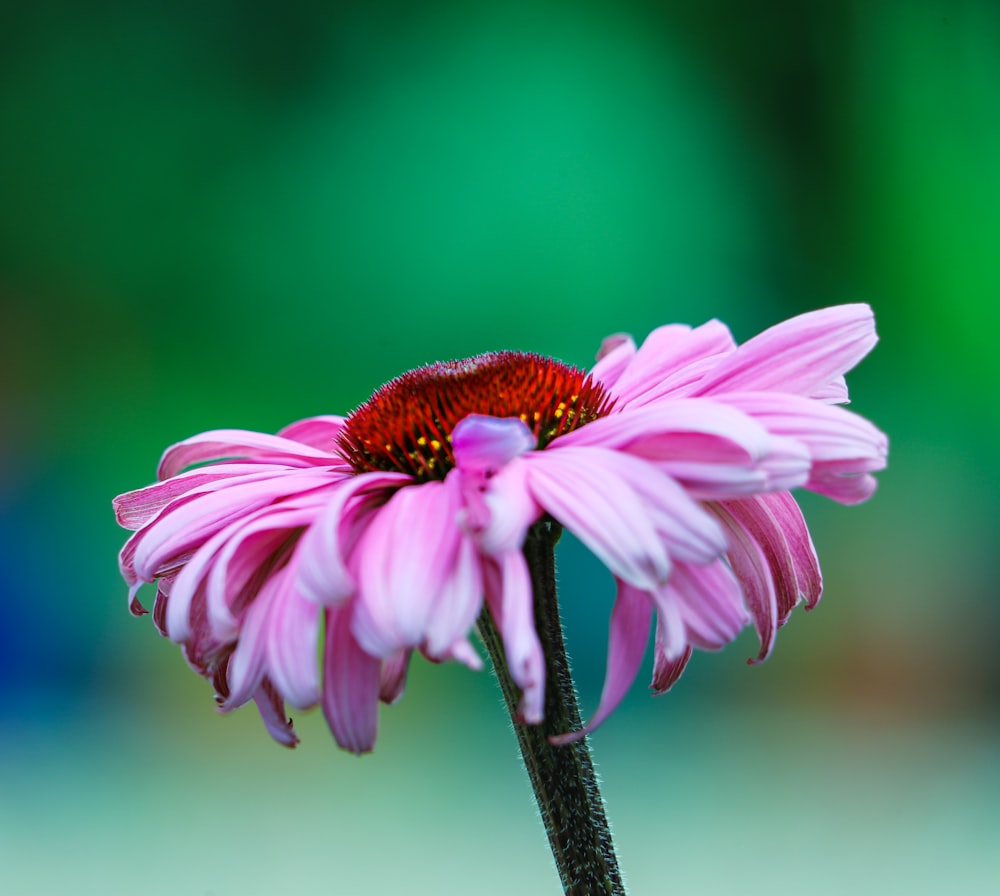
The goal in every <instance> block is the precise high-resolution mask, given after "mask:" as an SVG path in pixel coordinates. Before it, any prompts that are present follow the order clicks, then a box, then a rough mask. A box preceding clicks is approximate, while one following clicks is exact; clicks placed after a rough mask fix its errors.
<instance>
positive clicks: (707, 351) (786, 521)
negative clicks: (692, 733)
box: [115, 305, 887, 753]
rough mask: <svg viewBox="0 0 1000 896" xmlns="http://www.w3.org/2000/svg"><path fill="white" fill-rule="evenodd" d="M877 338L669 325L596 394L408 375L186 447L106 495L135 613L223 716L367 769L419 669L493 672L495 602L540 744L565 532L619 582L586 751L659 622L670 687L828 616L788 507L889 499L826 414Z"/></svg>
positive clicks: (481, 370)
mask: <svg viewBox="0 0 1000 896" xmlns="http://www.w3.org/2000/svg"><path fill="white" fill-rule="evenodd" d="M875 342H876V336H875V330H874V321H873V318H872V314H871V311H870V309H869V308H868V307H867V306H865V305H845V306H841V307H836V308H829V309H825V310H821V311H816V312H813V313H810V314H804V315H801V316H800V317H797V318H794V319H792V320H789V321H786V322H785V323H782V324H779V325H777V326H775V327H772V328H771V329H769V330H767V331H765V332H764V333H762V334H760V335H759V336H757V337H755V338H754V339H751V340H750V341H749V342H747V343H745V344H743V345H741V346H737V345H736V343H735V342H734V341H733V339H732V336H731V335H730V333H729V331H728V329H727V328H726V327H725V326H723V325H722V324H721V323H719V322H717V321H710V322H709V323H707V324H704V325H703V326H700V327H697V328H694V329H692V328H690V327H686V326H680V325H670V326H664V327H661V328H659V329H657V330H655V331H654V332H653V333H651V334H650V335H649V337H648V338H647V339H646V340H645V342H644V343H643V344H642V345H641V346H640V347H638V348H637V347H636V346H635V344H634V343H633V342H632V340H631V339H630V338H629V337H625V336H618V337H612V338H610V339H609V340H606V341H605V344H604V346H602V350H601V353H600V355H599V360H598V363H597V365H596V366H595V367H594V369H593V370H592V371H591V373H590V374H589V375H586V374H584V373H583V372H581V371H579V370H576V369H574V368H571V367H568V366H567V365H564V364H562V363H560V362H558V361H554V360H551V359H547V358H542V357H539V356H537V355H531V354H522V353H515V352H502V353H495V354H487V355H481V356H478V357H475V358H471V359H468V360H464V361H453V362H446V363H441V364H435V365H432V366H430V367H426V368H421V369H419V370H415V371H411V372H409V373H406V374H404V375H403V376H401V377H399V378H397V379H395V380H393V381H392V382H390V383H388V384H386V385H385V386H383V387H382V388H380V389H379V390H378V391H377V392H376V393H375V394H374V395H373V396H372V397H371V398H370V399H369V400H368V401H367V402H365V404H363V405H362V406H361V407H360V408H358V409H357V410H356V411H355V412H354V413H352V414H351V415H350V416H348V417H347V418H342V417H315V418H312V419H308V420H302V421H300V422H298V423H293V424H292V425H291V426H289V427H287V428H286V429H284V430H282V431H281V432H279V433H278V434H277V435H276V436H271V435H264V434H260V433H254V432H245V431H241V430H217V431H214V432H208V433H203V434H201V435H197V436H194V437H193V438H190V439H187V440H186V441H183V442H180V443H179V444H177V445H174V446H173V447H171V448H170V449H168V450H167V452H166V453H165V454H164V456H163V459H162V461H161V463H160V468H159V472H158V478H159V480H160V481H159V482H158V483H156V484H154V485H151V486H148V487H147V488H144V489H140V490H138V491H134V492H130V493H127V494H125V495H122V496H120V497H119V498H117V499H116V500H115V509H116V512H117V515H118V520H119V522H120V523H121V524H122V525H123V526H124V527H125V528H127V529H131V530H134V534H133V535H132V537H131V538H130V539H129V540H128V542H127V543H126V545H125V547H124V548H123V550H122V552H121V557H120V563H121V570H122V574H123V575H124V577H125V580H126V581H127V582H128V584H129V586H130V606H131V609H132V612H133V613H135V614H137V615H138V614H141V613H143V612H145V610H144V609H143V608H142V607H141V605H140V604H139V602H138V599H137V596H136V592H137V591H138V589H139V587H140V586H141V585H142V584H143V583H148V582H153V581H156V580H159V584H158V590H157V594H156V600H155V604H154V607H153V620H154V622H155V623H156V625H157V627H158V628H159V630H160V631H161V633H163V634H164V635H166V636H168V637H170V638H171V639H172V640H174V641H176V642H178V643H179V644H181V645H182V648H183V651H184V654H185V656H186V658H187V660H188V662H189V663H190V664H191V666H192V667H193V668H194V669H195V670H196V671H197V672H198V673H199V674H201V675H203V676H204V677H206V678H207V679H209V680H210V681H211V682H212V683H213V685H214V687H215V690H216V694H217V700H218V702H219V704H220V707H221V708H222V709H223V710H224V711H228V710H231V709H233V708H235V707H237V706H240V705H242V704H244V703H246V702H248V701H249V700H251V699H252V700H254V701H255V702H256V703H257V706H258V708H259V709H260V712H261V714H262V716H263V719H264V721H265V723H266V725H267V727H268V729H269V730H270V732H271V734H272V735H273V736H274V737H275V738H276V739H277V740H278V741H280V742H281V743H284V744H287V745H289V746H291V745H294V744H295V743H296V741H297V739H296V737H295V734H294V732H293V730H292V727H291V722H290V721H289V720H288V719H287V717H286V712H285V703H286V702H287V703H289V704H291V705H292V706H294V707H297V708H299V709H305V708H308V707H311V706H314V705H315V704H317V703H319V704H321V705H322V707H323V711H324V713H325V715H326V718H327V721H328V722H329V725H330V728H331V730H332V732H333V734H334V736H335V737H336V739H337V742H338V743H339V744H340V745H341V746H342V747H344V748H345V749H348V750H352V751H355V752H359V753H360V752H364V751H367V750H370V749H371V747H372V746H373V744H374V740H375V733H376V716H377V704H378V701H379V700H382V701H385V702H392V701H394V700H395V699H397V698H398V697H399V696H400V695H401V693H402V691H403V687H404V683H405V678H406V671H407V668H408V665H409V661H410V657H411V655H412V653H413V651H414V650H418V651H420V652H421V653H423V654H424V655H425V656H426V657H428V658H429V659H431V660H433V661H442V660H448V659H455V660H458V661H459V662H462V663H465V664H466V665H468V666H470V667H472V668H479V667H480V666H481V660H480V658H479V654H478V653H477V651H476V649H475V647H474V646H473V644H472V643H471V642H470V635H471V633H472V631H473V630H474V628H475V624H476V619H477V617H478V616H479V614H480V612H481V611H482V609H483V605H484V602H485V605H486V607H488V608H489V611H490V613H491V614H492V616H493V618H494V620H495V622H496V624H497V627H498V629H499V631H500V633H501V635H502V637H503V642H504V649H505V651H506V655H507V661H508V665H509V667H510V670H511V675H512V677H513V679H514V681H515V682H516V683H517V685H518V686H519V687H520V688H521V690H522V700H521V703H520V708H519V712H520V716H521V719H522V721H523V722H525V723H528V724H535V723H538V722H540V721H541V718H542V707H543V696H544V687H545V681H544V658H543V656H542V653H541V646H540V644H539V640H538V636H537V634H536V632H535V628H534V616H533V606H532V594H531V585H530V579H529V574H528V569H527V566H526V561H525V559H524V556H523V554H522V552H521V547H522V545H523V543H524V540H525V537H526V534H527V532H528V529H529V528H530V527H531V526H532V525H534V524H535V523H536V522H538V521H539V520H541V519H543V518H551V519H553V520H555V521H557V522H558V523H560V524H561V525H562V526H564V527H565V528H567V529H569V530H570V531H571V532H573V533H574V534H575V535H576V536H577V537H578V538H579V539H580V540H581V541H582V542H583V543H584V544H585V545H586V546H587V547H588V548H589V549H590V550H591V551H593V553H594V554H595V555H596V556H597V557H598V558H600V560H601V561H602V562H603V563H604V564H605V565H606V566H607V567H608V569H609V570H610V571H611V572H612V573H613V575H614V577H615V579H616V581H617V598H616V600H615V603H614V607H613V609H612V612H611V622H610V642H609V651H608V670H607V678H606V682H605V687H604V691H603V693H602V696H601V701H600V705H599V707H598V709H597V711H596V713H595V715H594V717H593V719H591V721H590V723H589V724H588V725H587V726H586V728H585V729H584V730H583V732H575V733H569V732H567V733H566V734H565V735H564V736H563V737H562V738H557V740H561V741H566V740H571V739H575V738H578V737H580V736H582V734H583V733H586V732H587V731H590V730H593V728H594V727H596V726H597V725H598V724H600V723H601V722H602V721H603V720H604V719H605V718H606V717H607V715H608V714H609V713H610V712H611V711H612V710H613V709H614V707H615V706H616V705H617V704H618V702H619V701H620V700H621V698H622V696H623V695H624V694H625V692H626V690H627V689H628V688H629V687H630V686H631V684H632V682H633V680H634V678H635V675H636V673H637V671H638V668H639V665H640V664H641V661H642V657H643V654H644V651H645V646H646V640H647V637H648V634H649V629H650V626H651V624H652V621H653V616H654V613H655V618H656V640H655V654H654V670H653V681H652V687H653V689H654V690H655V691H657V692H663V691H665V690H667V689H668V688H669V687H670V686H671V685H672V684H673V683H674V682H675V681H676V679H677V677H678V676H679V675H680V673H681V671H682V670H683V668H684V665H685V664H686V662H687V660H688V658H689V657H690V655H691V650H692V648H694V647H698V648H701V649H705V650H715V649H719V648H721V647H723V646H724V645H725V644H728V643H729V642H730V641H732V640H733V639H734V638H735V637H736V636H737V634H738V633H739V632H740V631H741V629H742V628H743V627H744V626H745V625H747V624H748V623H750V622H752V623H753V625H754V626H755V627H756V630H757V632H758V635H759V637H760V644H761V646H760V651H759V653H758V655H757V657H756V660H755V661H760V660H763V659H764V658H765V657H767V655H768V654H769V653H770V651H771V648H772V646H773V644H774V638H775V633H776V631H777V629H778V628H780V627H781V626H782V625H783V624H784V623H785V621H786V620H787V619H788V616H789V614H790V612H791V610H792V609H793V607H795V606H796V605H797V604H798V603H799V602H804V603H805V605H806V607H812V606H814V605H815V604H816V602H817V601H818V600H819V597H820V593H821V589H822V583H821V578H820V571H819V565H818V563H817V560H816V555H815V552H814V550H813V545H812V541H811V539H810V537H809V532H808V530H807V528H806V525H805V522H804V520H803V518H802V514H801V512H800V510H799V508H798V505H797V504H796V503H795V501H794V499H793V498H792V497H791V495H790V494H789V489H792V488H796V487H804V488H807V489H811V490H813V491H816V492H819V493H821V494H824V495H827V496H829V497H831V498H833V499H834V500H836V501H840V502H842V503H848V504H849V503H855V502H858V501H863V500H865V499H866V498H868V497H869V496H870V495H871V493H872V491H873V490H874V488H875V482H874V480H873V478H872V476H871V473H872V472H873V471H876V470H880V469H882V468H883V467H884V466H885V462H886V451H887V442H886V438H885V436H884V435H883V434H882V433H881V432H879V431H878V430H877V429H876V428H875V427H873V426H872V425H871V424H870V423H868V422H867V421H865V420H864V419H862V418H861V417H859V416H857V415H855V414H853V413H851V412H849V411H847V410H845V409H843V408H841V407H837V406H836V404H837V403H842V402H845V401H846V400H847V390H846V386H845V384H844V378H843V374H844V373H845V372H846V371H848V370H850V369H851V368H852V367H854V365H855V364H857V363H858V361H859V360H861V358H863V357H864V356H865V355H866V354H867V353H868V352H869V351H870V350H871V348H872V347H873V346H874V344H875ZM195 465H200V466H195ZM188 468H191V469H188ZM319 640H322V642H323V651H322V660H321V661H318V660H317V643H318V641H319Z"/></svg>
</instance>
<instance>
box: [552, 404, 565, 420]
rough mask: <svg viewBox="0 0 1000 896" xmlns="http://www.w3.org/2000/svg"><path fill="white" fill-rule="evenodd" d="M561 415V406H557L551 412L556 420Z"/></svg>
mask: <svg viewBox="0 0 1000 896" xmlns="http://www.w3.org/2000/svg"><path fill="white" fill-rule="evenodd" d="M562 415H563V409H562V408H561V407H559V408H556V409H555V410H554V411H553V412H552V416H553V417H555V418H556V420H558V419H559V418H560V417H561V416H562Z"/></svg>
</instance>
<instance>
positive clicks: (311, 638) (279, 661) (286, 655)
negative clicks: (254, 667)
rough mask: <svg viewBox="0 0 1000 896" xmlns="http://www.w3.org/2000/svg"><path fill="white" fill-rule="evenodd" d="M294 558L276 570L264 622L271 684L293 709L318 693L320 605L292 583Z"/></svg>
mask: <svg viewBox="0 0 1000 896" xmlns="http://www.w3.org/2000/svg"><path fill="white" fill-rule="evenodd" d="M296 567H297V558H296V557H293V558H292V560H291V561H290V562H289V564H288V566H287V567H285V569H283V570H281V571H280V573H277V574H276V578H277V580H278V581H277V587H276V590H275V594H274V599H273V601H272V604H271V614H270V617H269V618H268V622H267V642H266V650H267V667H268V670H269V671H268V675H269V677H270V678H271V680H272V681H273V682H274V686H275V687H276V688H277V689H278V691H279V692H280V693H281V694H282V695H283V696H284V698H285V699H286V700H287V701H288V702H289V703H290V704H291V705H292V706H294V707H296V708H297V709H308V708H309V707H310V706H313V705H315V704H316V702H317V701H318V700H319V697H320V681H319V669H318V664H317V659H316V643H317V640H318V638H319V613H320V607H319V604H317V603H316V602H315V601H311V600H307V599H306V598H304V597H303V596H302V594H301V593H300V592H299V590H298V588H297V587H296Z"/></svg>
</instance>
